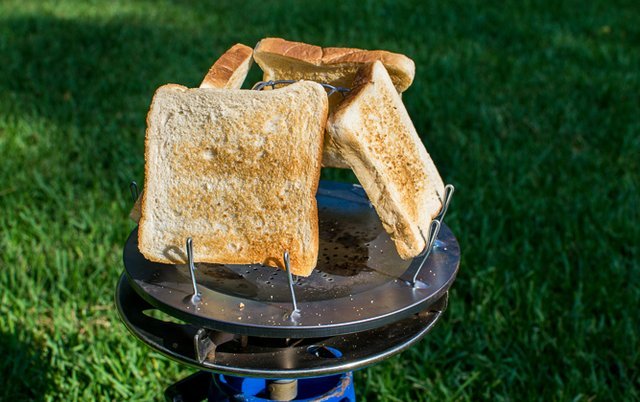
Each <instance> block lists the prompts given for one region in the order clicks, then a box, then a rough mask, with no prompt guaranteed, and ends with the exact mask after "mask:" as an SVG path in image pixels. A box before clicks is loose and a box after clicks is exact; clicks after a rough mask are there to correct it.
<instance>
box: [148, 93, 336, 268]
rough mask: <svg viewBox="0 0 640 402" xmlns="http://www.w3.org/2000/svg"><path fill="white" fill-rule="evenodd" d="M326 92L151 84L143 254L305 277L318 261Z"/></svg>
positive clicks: (164, 259)
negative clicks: (188, 244) (187, 247)
mask: <svg viewBox="0 0 640 402" xmlns="http://www.w3.org/2000/svg"><path fill="white" fill-rule="evenodd" d="M327 112H328V100H327V94H326V92H325V90H324V88H323V87H322V86H321V85H320V84H318V83H315V82H309V81H301V82H297V83H295V84H292V85H289V86H287V87H285V88H281V89H277V90H274V91H252V90H242V89H236V90H230V89H208V88H194V89H187V88H186V87H183V86H181V85H174V84H169V85H164V86H162V87H160V88H158V90H157V91H156V93H155V95H154V97H153V100H152V102H151V107H150V109H149V114H148V115H147V132H146V139H145V185H144V192H143V195H142V218H141V219H140V225H139V230H138V236H139V237H138V247H139V249H140V252H141V253H142V254H143V255H144V256H145V257H146V258H147V259H148V260H151V261H156V262H163V263H185V262H186V255H185V253H184V243H185V239H187V238H188V237H191V238H192V239H193V245H194V247H193V253H194V261H196V262H211V263H225V264H252V263H261V264H264V265H269V266H274V267H284V262H283V253H284V252H285V251H288V252H289V255H290V261H291V272H292V273H293V274H296V275H302V276H308V275H309V274H310V273H311V271H312V270H313V269H314V268H315V266H316V263H317V259H318V244H319V230H318V210H317V204H316V198H315V195H316V190H317V187H318V180H319V178H320V163H321V157H322V138H323V134H324V130H325V124H326V120H327Z"/></svg>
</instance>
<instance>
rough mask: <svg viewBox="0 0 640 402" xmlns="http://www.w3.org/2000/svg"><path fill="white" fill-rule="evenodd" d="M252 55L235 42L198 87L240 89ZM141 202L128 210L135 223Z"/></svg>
mask: <svg viewBox="0 0 640 402" xmlns="http://www.w3.org/2000/svg"><path fill="white" fill-rule="evenodd" d="M252 55H253V49H252V48H250V47H249V46H247V45H243V44H242V43H236V44H235V45H233V46H231V48H229V50H227V51H226V52H224V54H223V55H222V56H220V57H219V58H218V59H217V60H216V62H215V63H213V65H212V66H211V68H210V69H209V71H208V72H207V75H206V76H205V77H204V79H203V80H202V83H201V84H200V88H225V89H240V87H242V84H243V83H244V80H245V78H247V74H248V73H249V68H251V62H252V61H253V58H252ZM141 203H142V197H141V196H140V197H138V199H137V200H136V201H135V203H134V204H133V208H131V212H129V218H131V220H133V221H134V222H136V223H137V222H139V221H140V216H141V211H140V208H141V207H140V204H141Z"/></svg>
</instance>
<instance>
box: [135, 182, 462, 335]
mask: <svg viewBox="0 0 640 402" xmlns="http://www.w3.org/2000/svg"><path fill="white" fill-rule="evenodd" d="M317 200H318V209H319V220H320V255H319V259H318V266H317V268H316V269H315V270H314V272H313V273H312V274H311V276H309V277H308V278H302V277H298V278H296V280H295V286H294V289H295V294H296V297H297V300H298V308H299V310H300V311H299V314H298V315H292V314H291V311H292V309H293V307H292V304H291V295H290V291H289V286H288V282H287V276H286V273H285V272H283V271H280V270H277V269H275V268H270V267H265V266H261V265H222V264H196V266H197V270H196V280H197V283H198V287H199V290H200V292H201V293H202V299H201V301H200V302H199V303H197V304H194V303H193V302H192V301H191V295H192V293H193V290H192V284H191V280H190V276H189V270H188V267H187V266H186V265H167V264H159V263H155V262H151V261H148V260H146V259H145V258H144V257H143V256H142V254H141V253H140V251H139V250H138V245H137V244H138V241H137V229H136V230H134V231H133V232H132V233H131V236H130V237H129V239H128V240H127V243H126V245H125V249H124V265H125V272H126V274H127V276H128V278H129V281H130V284H131V286H132V287H133V289H134V290H135V291H136V292H137V293H138V294H139V295H140V296H141V297H142V298H143V299H145V300H146V301H147V302H148V303H150V304H151V305H153V306H155V307H157V308H158V309H160V310H163V311H165V312H167V313H168V314H170V315H172V316H175V317H177V318H179V319H181V320H183V321H185V322H188V323H192V324H196V325H198V326H201V327H204V328H210V329H216V330H220V331H224V332H229V333H234V334H244V335H251V336H262V337H281V338H286V337H293V338H309V337H324V336H333V335H337V334H347V333H354V332H360V331H364V330H368V329H372V328H376V327H379V326H382V325H385V324H389V323H392V322H395V321H398V320H401V319H403V318H406V317H409V316H410V315H412V314H414V313H417V312H419V311H422V310H424V309H426V308H427V307H428V306H429V305H430V304H432V303H434V302H435V301H436V300H438V299H440V297H442V295H444V293H445V292H446V291H447V290H448V288H449V287H450V286H451V284H452V282H453V281H454V279H455V276H456V273H457V270H458V265H459V262H460V249H459V246H458V243H457V241H456V239H455V237H454V236H453V233H451V231H450V230H449V228H448V227H446V226H445V225H442V228H441V230H440V234H439V236H438V240H437V241H436V243H435V247H434V250H433V251H432V252H431V254H430V255H429V256H428V259H427V260H426V261H424V258H425V257H417V258H415V259H413V260H409V261H405V260H402V259H401V258H400V257H399V256H398V254H397V252H396V250H395V246H394V244H393V242H392V241H391V239H390V238H389V236H388V235H387V233H386V232H385V231H384V229H383V228H382V224H381V223H380V220H379V218H378V216H377V214H376V212H375V210H374V209H373V207H372V205H371V204H370V202H369V201H368V199H367V197H366V195H365V193H364V191H363V190H362V188H361V187H360V186H356V185H351V184H344V183H335V182H321V183H320V188H319V190H318V194H317ZM194 247H197V245H194ZM423 263H424V267H423V268H422V270H421V271H420V275H419V276H418V280H419V281H420V286H416V287H414V286H411V284H410V283H409V281H410V280H411V278H412V276H413V274H414V272H415V271H416V270H417V269H418V267H419V266H420V265H421V264H423Z"/></svg>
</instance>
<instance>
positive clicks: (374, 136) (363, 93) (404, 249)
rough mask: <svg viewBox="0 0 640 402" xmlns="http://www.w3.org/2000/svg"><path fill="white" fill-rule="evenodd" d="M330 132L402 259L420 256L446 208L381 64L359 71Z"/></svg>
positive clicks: (434, 174) (437, 177)
mask: <svg viewBox="0 0 640 402" xmlns="http://www.w3.org/2000/svg"><path fill="white" fill-rule="evenodd" d="M327 132H328V133H329V137H330V141H332V142H333V144H334V145H335V147H336V149H337V150H338V151H339V152H340V155H341V156H342V158H343V159H344V160H345V161H346V163H347V164H348V165H349V167H350V168H351V169H353V172H354V173H355V175H356V177H357V178H358V181H360V184H362V187H363V188H364V190H365V191H366V193H367V196H368V197H369V200H370V201H371V203H372V204H373V206H374V207H375V209H376V212H377V213H378V216H379V217H380V220H381V221H382V225H383V226H384V228H385V230H386V231H387V233H389V235H390V236H391V239H392V240H393V241H394V243H395V245H396V249H397V250H398V254H400V257H402V258H405V259H406V258H411V257H415V256H416V255H418V254H420V253H421V252H422V251H423V250H424V248H425V245H426V244H425V239H424V237H426V236H428V233H429V224H430V223H431V220H432V219H433V218H435V217H436V216H437V215H438V213H439V212H440V209H441V207H442V202H441V200H442V198H443V197H444V184H443V182H442V179H441V178H440V175H439V174H438V170H437V169H436V166H435V164H434V163H433V161H432V160H431V157H430V156H429V154H428V153H427V150H426V149H425V147H424V145H423V144H422V141H421V140H420V137H419V136H418V133H417V132H416V129H415V127H414V126H413V123H412V122H411V118H410V117H409V113H407V109H406V108H405V107H404V104H403V103H402V99H400V95H398V93H397V92H396V90H395V88H394V85H393V81H392V80H391V77H390V76H389V74H388V73H387V70H386V69H385V68H384V66H383V64H382V63H381V62H379V61H376V62H375V63H370V64H368V65H365V66H363V67H362V68H360V70H359V71H358V74H357V76H356V78H355V81H354V86H353V89H352V90H351V92H349V94H348V95H347V97H346V98H345V100H344V101H343V102H342V103H340V105H338V107H337V108H336V110H334V112H333V113H332V115H331V116H330V117H329V121H328V123H327ZM421 232H422V233H421ZM423 234H424V237H423Z"/></svg>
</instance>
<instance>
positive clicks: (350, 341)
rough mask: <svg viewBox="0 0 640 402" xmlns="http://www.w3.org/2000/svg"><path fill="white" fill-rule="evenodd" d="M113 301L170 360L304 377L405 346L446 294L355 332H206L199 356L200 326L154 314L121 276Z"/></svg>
mask: <svg viewBox="0 0 640 402" xmlns="http://www.w3.org/2000/svg"><path fill="white" fill-rule="evenodd" d="M116 305H117V307H118V311H119V313H120V316H121V317H122V320H123V322H124V323H125V325H126V326H127V328H128V329H129V330H130V331H131V333H132V334H134V335H135V336H136V337H137V338H138V339H140V340H141V341H143V342H144V343H145V344H147V345H149V346H150V347H152V348H153V349H155V350H157V351H159V352H160V353H162V354H164V355H165V356H167V357H169V358H171V359H174V360H177V361H179V362H182V363H185V364H188V365H190V366H193V367H196V368H198V369H205V370H209V371H214V372H218V373H223V374H229V375H235V376H243V377H261V378H304V377H315V376H323V375H330V374H337V373H343V372H347V371H351V370H355V369H358V368H362V367H365V366H368V365H370V364H373V363H376V362H378V361H381V360H384V359H386V358H388V357H390V356H392V355H394V354H396V353H399V352H401V351H403V350H405V349H406V348H408V347H409V346H411V345H413V344H414V343H416V342H418V341H419V340H420V339H422V337H423V336H424V335H426V334H427V332H429V330H431V329H432V328H433V326H434V325H435V323H436V322H437V321H438V319H439V318H440V317H441V316H442V312H443V311H444V310H445V309H446V307H447V294H446V293H445V294H444V295H443V296H442V297H441V298H440V299H438V300H437V301H436V302H435V303H433V304H432V305H431V306H430V307H429V308H428V309H427V310H425V311H422V312H420V313H418V314H414V315H411V316H410V317H407V318H404V319H402V320H400V321H397V322H394V323H391V324H387V325H385V326H382V327H379V328H375V329H370V330H367V331H363V332H358V333H355V334H346V335H336V336H332V337H326V338H310V339H290V338H289V339H277V338H260V337H244V338H243V337H239V336H237V335H233V334H226V333H219V332H216V333H215V335H211V336H212V338H214V339H216V342H217V345H216V347H215V350H213V349H211V351H209V352H208V353H206V355H205V356H202V357H198V343H199V342H198V336H199V334H200V333H201V331H202V330H201V329H199V328H198V327H197V326H193V325H190V324H185V323H177V322H172V321H173V320H169V319H168V317H167V316H165V317H164V318H167V319H168V321H165V320H163V317H157V316H154V314H153V312H154V310H155V308H154V307H153V306H151V305H150V304H148V303H147V302H145V301H144V300H143V299H142V298H141V297H140V296H138V295H137V294H136V293H135V292H134V291H133V289H132V288H131V285H130V284H129V281H128V280H127V278H126V277H125V276H124V275H123V276H122V277H121V279H120V282H119V283H118V288H117V290H116ZM243 339H244V340H243Z"/></svg>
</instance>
